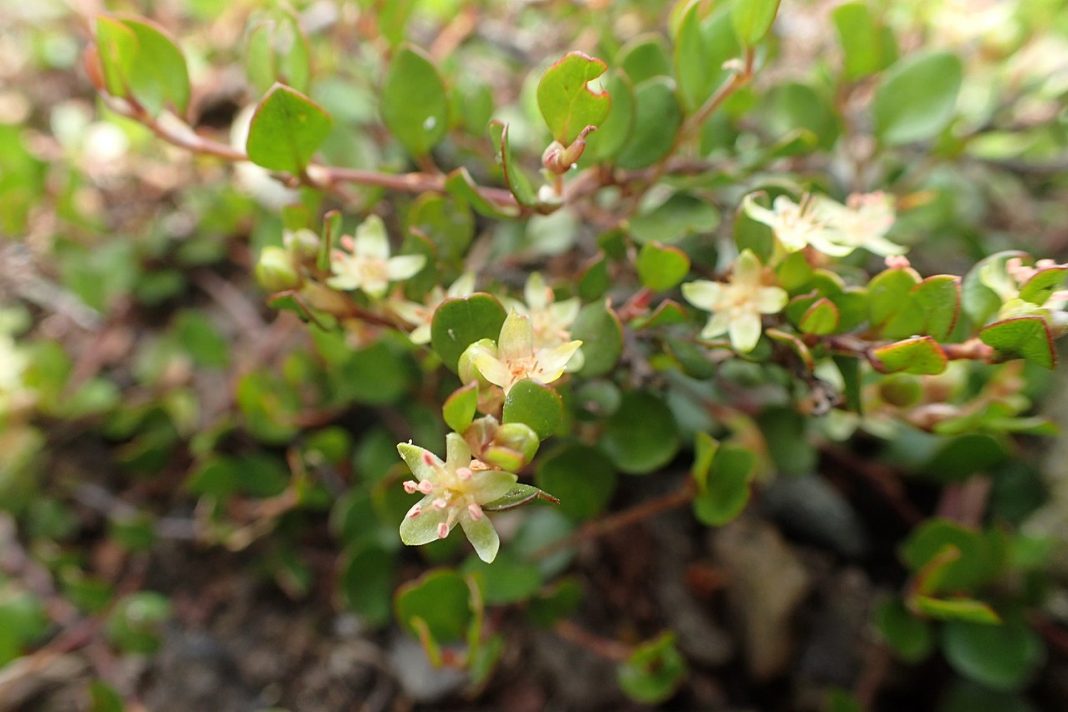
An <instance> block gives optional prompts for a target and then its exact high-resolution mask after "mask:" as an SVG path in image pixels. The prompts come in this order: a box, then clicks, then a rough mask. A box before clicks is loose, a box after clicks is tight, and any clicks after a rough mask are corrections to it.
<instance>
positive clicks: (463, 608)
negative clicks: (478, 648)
mask: <svg viewBox="0 0 1068 712" xmlns="http://www.w3.org/2000/svg"><path fill="white" fill-rule="evenodd" d="M470 597H471V590H470V589H469V588H468V586H467V582H466V581H465V580H464V578H463V576H461V575H460V574H458V573H457V572H455V571H453V570H451V569H435V570H433V571H428V572H427V573H425V574H423V575H422V576H420V577H419V578H417V579H415V580H414V581H409V582H408V583H406V584H404V585H402V586H401V587H400V588H398V589H397V592H396V594H394V596H393V610H394V613H395V615H396V617H397V621H398V622H399V623H400V624H401V625H402V626H404V627H405V628H406V629H407V630H408V631H409V632H410V633H412V634H414V635H418V634H419V627H420V626H419V625H417V624H416V623H414V621H415V619H419V620H421V621H422V622H423V624H424V625H425V626H426V629H427V630H428V631H429V633H430V635H431V636H432V637H433V639H434V641H436V642H437V643H452V642H458V641H461V640H463V639H464V636H465V635H466V633H467V627H468V625H469V624H470V622H471V606H470Z"/></svg>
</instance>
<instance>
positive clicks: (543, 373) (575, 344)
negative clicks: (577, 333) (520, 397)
mask: <svg viewBox="0 0 1068 712" xmlns="http://www.w3.org/2000/svg"><path fill="white" fill-rule="evenodd" d="M581 347H582V342H581V341H568V342H567V343H566V344H560V345H559V346H557V347H555V348H552V349H541V350H540V351H538V356H537V359H536V360H535V364H534V368H533V369H531V373H530V375H531V376H533V377H534V378H535V380H537V381H539V382H540V383H552V382H553V381H555V380H556V379H558V378H560V376H561V375H563V373H564V369H565V368H566V367H567V364H568V362H569V361H570V360H571V357H572V356H574V355H575V352H576V351H578V350H579V349H580V348H581Z"/></svg>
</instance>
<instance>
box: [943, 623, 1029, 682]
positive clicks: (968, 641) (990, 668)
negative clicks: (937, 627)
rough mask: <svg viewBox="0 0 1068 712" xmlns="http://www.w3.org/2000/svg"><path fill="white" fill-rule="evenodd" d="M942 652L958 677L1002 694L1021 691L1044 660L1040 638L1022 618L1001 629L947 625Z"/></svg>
mask: <svg viewBox="0 0 1068 712" xmlns="http://www.w3.org/2000/svg"><path fill="white" fill-rule="evenodd" d="M942 651H943V652H944V653H945V655H946V659H947V660H948V661H949V664H950V665H952V666H953V669H954V670H956V671H957V672H958V673H960V674H961V675H963V676H965V677H967V678H970V679H972V680H975V681H976V682H980V683H982V684H984V685H986V686H987V687H991V688H993V689H995V690H1003V691H1012V690H1018V689H1020V688H1022V687H1023V686H1024V685H1026V684H1027V683H1028V682H1029V681H1030V679H1031V677H1032V676H1033V675H1034V673H1035V671H1036V670H1037V669H1038V667H1039V666H1041V665H1042V663H1043V662H1045V659H1046V648H1045V645H1044V644H1043V643H1042V638H1041V637H1039V635H1038V634H1037V633H1035V632H1034V631H1033V630H1031V627H1030V626H1029V625H1028V624H1027V622H1026V621H1025V620H1024V619H1023V618H1022V617H1021V616H1007V617H1006V618H1005V621H1004V623H1003V624H1001V625H989V624H985V623H972V622H967V621H949V622H947V623H946V625H945V628H944V629H943V634H942Z"/></svg>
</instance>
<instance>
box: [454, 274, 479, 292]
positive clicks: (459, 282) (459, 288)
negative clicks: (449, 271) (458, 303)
mask: <svg viewBox="0 0 1068 712" xmlns="http://www.w3.org/2000/svg"><path fill="white" fill-rule="evenodd" d="M474 291H475V273H474V272H464V273H463V274H461V275H460V276H459V277H458V278H457V279H456V281H455V282H453V283H452V285H451V286H450V287H449V290H448V295H449V296H450V297H467V296H470V295H471V293H472V292H474Z"/></svg>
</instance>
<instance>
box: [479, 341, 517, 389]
mask: <svg viewBox="0 0 1068 712" xmlns="http://www.w3.org/2000/svg"><path fill="white" fill-rule="evenodd" d="M469 353H470V354H471V363H472V364H474V366H475V369H477V370H478V372H479V373H481V374H482V377H483V378H485V379H486V380H487V381H489V382H490V383H492V384H493V385H495V386H500V387H501V388H508V387H509V386H511V385H512V372H511V371H510V370H509V369H508V367H507V366H505V365H504V363H503V362H502V361H501V360H500V359H499V358H496V357H494V356H493V354H491V353H490V352H489V351H488V350H486V349H476V350H474V351H473V352H469Z"/></svg>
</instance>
